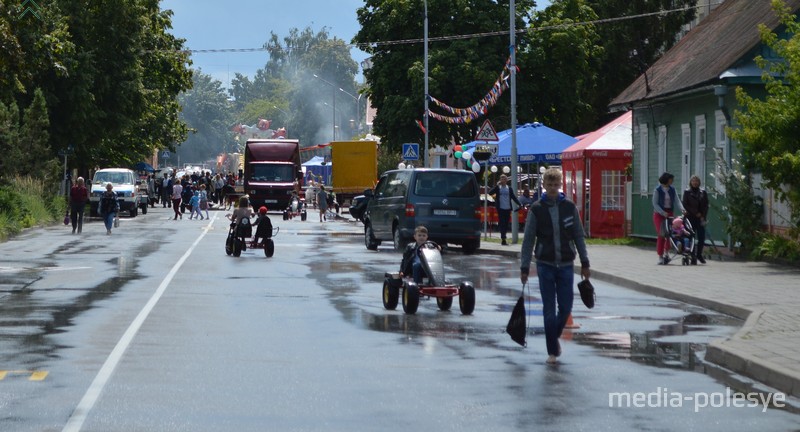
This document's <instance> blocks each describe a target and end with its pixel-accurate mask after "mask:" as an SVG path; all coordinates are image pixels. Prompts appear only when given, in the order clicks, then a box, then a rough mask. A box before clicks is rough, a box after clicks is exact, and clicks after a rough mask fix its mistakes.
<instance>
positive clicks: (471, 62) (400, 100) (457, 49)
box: [353, 0, 534, 152]
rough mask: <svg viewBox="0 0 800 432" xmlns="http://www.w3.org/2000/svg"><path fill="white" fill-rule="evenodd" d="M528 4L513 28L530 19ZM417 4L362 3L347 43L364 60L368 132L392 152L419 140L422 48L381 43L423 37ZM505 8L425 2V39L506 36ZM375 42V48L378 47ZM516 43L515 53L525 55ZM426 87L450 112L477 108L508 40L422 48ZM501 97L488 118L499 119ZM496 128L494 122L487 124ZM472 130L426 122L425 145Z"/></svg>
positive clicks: (504, 106) (487, 0)
mask: <svg viewBox="0 0 800 432" xmlns="http://www.w3.org/2000/svg"><path fill="white" fill-rule="evenodd" d="M533 6H534V2H533V1H532V0H519V1H517V2H516V9H517V10H516V12H515V17H516V23H517V24H516V25H517V28H520V29H521V28H524V27H525V22H526V20H529V19H530V16H529V14H528V12H527V11H529V10H531V9H532V8H533ZM423 10H424V7H423V1H422V0H415V1H407V0H366V1H365V5H364V7H362V8H359V9H358V12H357V14H358V21H359V23H360V24H361V30H360V31H359V32H358V33H357V34H356V36H355V37H354V38H353V42H354V43H358V44H361V46H362V47H363V48H362V49H364V50H365V51H367V52H368V53H370V54H372V67H371V68H370V69H368V70H366V71H365V72H364V75H365V78H366V80H367V84H368V88H367V90H366V92H367V94H368V95H369V97H370V103H371V104H372V105H373V106H374V107H375V108H376V109H377V111H378V113H377V117H376V118H375V120H374V126H373V129H374V132H375V133H376V134H377V135H380V136H381V137H382V139H381V145H382V146H387V147H389V150H390V151H396V152H399V151H400V148H401V144H402V143H404V142H420V141H421V140H422V139H423V138H422V136H423V134H422V132H421V131H420V129H419V128H418V126H417V124H416V121H417V120H422V119H423V114H424V113H423V106H424V97H425V92H424V64H423V63H424V58H423V55H424V45H423V44H422V43H421V42H417V43H413V44H410V43H387V42H390V41H399V40H419V39H421V38H422V36H423V18H424V16H423ZM508 20H509V2H508V1H507V0H506V1H503V0H500V1H491V0H446V1H444V0H437V1H434V0H431V1H429V2H428V29H429V37H430V38H436V37H447V36H456V35H464V34H475V33H483V32H502V31H504V30H505V31H507V30H508ZM381 42H383V43H381ZM525 45H526V42H525V40H520V41H519V44H518V50H520V51H522V50H524V49H525ZM428 50H429V59H428V63H429V73H428V86H429V93H430V95H431V96H434V97H436V98H437V99H439V100H441V101H443V102H445V103H447V104H448V105H451V106H454V107H468V106H471V105H473V104H475V103H477V102H478V101H479V100H480V99H481V98H483V97H484V96H485V95H486V93H487V92H488V91H489V89H490V88H491V86H492V84H493V83H494V82H495V81H496V80H497V79H498V77H499V76H500V73H501V70H502V68H503V65H504V64H505V63H506V60H507V59H508V56H509V53H508V35H498V36H491V37H480V38H479V37H474V38H468V39H457V38H452V39H448V40H444V41H440V42H431V43H429V47H428ZM508 112H509V101H508V98H501V99H500V101H499V103H498V105H496V106H495V107H494V108H492V109H491V111H490V112H489V115H488V118H490V119H496V118H498V117H506V118H507V114H506V113H508ZM495 124H497V122H496V123H495ZM476 127H477V126H476V125H469V124H465V125H450V124H448V123H442V122H438V121H436V120H433V119H431V120H430V121H429V139H430V142H431V144H432V145H437V144H438V145H442V146H447V145H448V144H449V143H450V142H452V141H453V140H456V141H459V142H461V141H464V140H465V139H467V138H471V137H472V136H473V135H474V132H475V130H476Z"/></svg>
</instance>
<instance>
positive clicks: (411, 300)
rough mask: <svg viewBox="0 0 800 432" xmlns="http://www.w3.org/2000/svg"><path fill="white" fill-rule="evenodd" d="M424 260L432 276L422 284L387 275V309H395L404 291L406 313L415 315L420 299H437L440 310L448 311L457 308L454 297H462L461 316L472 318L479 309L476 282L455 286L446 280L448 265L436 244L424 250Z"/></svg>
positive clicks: (424, 264) (430, 244)
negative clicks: (445, 269)
mask: <svg viewBox="0 0 800 432" xmlns="http://www.w3.org/2000/svg"><path fill="white" fill-rule="evenodd" d="M420 251H421V254H420V261H421V262H422V267H423V269H424V270H425V273H426V275H427V276H428V278H427V281H426V280H425V279H423V282H422V283H421V284H419V285H417V284H416V283H414V280H413V279H411V278H408V277H401V276H400V273H389V272H387V273H385V274H384V280H383V307H384V308H386V309H388V310H395V309H396V308H397V303H398V301H399V300H400V290H402V295H403V296H402V302H403V303H402V304H403V312H405V313H406V314H409V315H411V314H414V313H416V312H417V308H418V307H419V299H420V297H426V298H428V297H435V298H436V305H437V306H438V307H439V309H440V310H443V311H447V310H450V307H451V306H452V305H453V297H458V306H459V308H460V309H461V313H462V314H464V315H470V314H472V312H473V311H474V310H475V287H474V286H473V285H472V282H468V281H464V282H461V283H459V284H454V283H451V282H450V281H448V280H447V279H445V274H444V262H443V261H442V254H441V252H439V249H438V248H437V247H436V246H435V245H433V244H432V243H426V244H424V245H423V246H421V247H420Z"/></svg>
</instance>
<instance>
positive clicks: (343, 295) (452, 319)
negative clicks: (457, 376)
mask: <svg viewBox="0 0 800 432" xmlns="http://www.w3.org/2000/svg"><path fill="white" fill-rule="evenodd" d="M343 241H347V240H344V239H343ZM324 246H325V245H324V244H323V243H321V244H320V247H321V248H322V247H324ZM387 252H388V251H387ZM399 258H400V255H399V253H393V252H389V253H384V252H383V251H380V252H379V254H378V255H374V257H373V258H372V259H370V260H369V261H368V262H360V261H358V258H354V259H353V260H352V261H349V260H340V261H326V262H321V263H319V264H318V265H316V266H315V267H314V268H313V269H312V273H311V274H309V277H310V278H312V279H315V280H317V282H318V283H320V284H321V285H322V286H324V287H325V288H327V289H328V291H329V292H330V298H331V301H332V302H333V304H334V306H335V307H336V308H337V309H338V310H339V311H340V312H341V313H342V314H343V316H344V317H345V319H346V320H348V321H350V322H352V323H353V324H355V325H358V326H361V327H363V328H368V329H371V330H374V331H380V332H389V333H397V334H400V335H414V337H415V338H416V337H418V336H427V337H434V338H436V339H439V340H441V341H445V340H448V339H454V338H455V339H470V340H472V341H474V342H475V343H476V344H478V345H481V346H486V347H493V348H496V349H500V350H507V349H513V348H514V347H513V346H509V345H508V344H506V343H505V342H506V340H505V339H504V338H503V337H502V336H501V337H498V335H504V330H505V328H504V327H503V328H495V327H488V326H486V325H480V324H476V320H475V319H472V318H471V317H463V316H461V314H460V312H459V311H458V303H457V302H456V303H455V304H454V305H453V309H452V310H451V311H449V312H440V311H437V310H436V304H435V301H433V300H423V301H422V303H421V304H420V312H419V313H418V314H417V315H411V316H409V315H405V314H403V312H402V306H400V305H399V306H398V307H397V310H396V311H386V310H385V309H383V305H382V304H381V303H380V293H379V291H378V290H379V289H380V286H381V285H382V283H383V271H376V268H384V267H386V268H390V269H394V268H395V267H396V266H397V265H398V264H399V261H398V260H399ZM503 260H504V258H496V257H492V258H485V257H483V258H482V257H479V256H475V257H474V258H473V257H471V256H465V255H462V254H457V253H448V254H447V255H446V256H445V262H446V267H447V271H448V276H450V277H453V279H454V280H471V281H473V282H475V286H476V289H477V291H478V298H479V299H480V298H481V297H482V296H481V293H485V294H484V296H483V298H487V297H488V296H489V294H491V295H492V296H495V297H500V298H508V302H502V303H500V302H498V301H497V299H495V300H494V302H495V304H490V305H488V307H489V311H490V312H493V313H498V314H502V315H503V317H504V319H505V317H507V314H508V313H510V311H511V308H512V307H513V305H514V299H515V298H516V297H517V296H519V293H520V291H519V288H518V287H517V288H509V287H510V286H515V284H518V283H519V279H518V278H519V273H518V271H517V270H516V269H513V268H511V269H509V267H508V266H507V263H505V262H504V261H503ZM395 261H397V262H395ZM348 280H350V281H351V282H350V283H348ZM514 281H516V282H514ZM359 286H374V287H375V289H376V292H375V295H374V296H372V297H370V298H369V299H365V298H364V291H363V289H361V288H358V287H359ZM533 289H534V293H535V294H538V293H537V291H538V289H535V287H533ZM627 293H628V292H627V291H626V290H623V291H622V295H619V297H618V298H616V299H615V301H614V303H613V304H609V305H607V307H609V308H613V309H609V310H612V311H614V313H615V315H614V316H610V315H605V316H604V315H601V314H598V313H597V311H596V310H595V311H593V312H588V313H586V311H585V310H581V309H580V308H582V305H580V306H579V304H580V299H579V298H576V300H575V301H576V302H577V304H576V310H578V311H580V312H578V313H576V315H577V316H575V321H576V322H579V323H583V325H582V328H576V329H567V330H565V331H564V334H563V335H562V337H563V338H564V339H568V340H572V341H573V342H575V343H578V344H581V345H586V346H591V347H593V348H595V349H596V351H597V354H598V355H601V356H604V357H609V358H616V359H624V360H629V361H634V362H636V363H640V364H643V365H648V366H655V367H662V368H676V369H683V370H694V371H700V372H702V371H703V367H702V363H703V361H702V357H703V355H704V352H705V351H706V347H707V344H708V343H709V342H710V341H711V340H714V339H716V338H722V337H727V336H729V335H731V334H733V333H734V332H735V331H736V330H737V329H738V328H739V327H741V325H742V324H743V322H742V321H741V320H739V319H737V318H733V317H729V316H727V315H723V314H720V313H716V312H714V311H710V310H706V309H703V308H700V307H696V306H693V305H689V304H684V303H680V302H676V301H672V300H666V299H662V298H658V297H654V296H646V295H642V294H638V293H636V294H635V295H633V294H632V295H630V297H628V294H627ZM529 299H530V300H531V301H532V303H531V304H530V305H529V308H528V309H529V316H530V317H531V318H532V321H531V323H532V324H533V325H532V326H531V327H530V328H529V335H530V336H531V337H533V338H537V339H538V338H542V339H543V337H544V329H543V328H542V326H541V302H540V301H539V299H538V297H536V296H530V297H529ZM429 302H433V303H432V306H430V305H425V303H429ZM479 302H480V300H479ZM486 306H487V305H486V304H484V305H483V307H484V311H485V310H486ZM484 313H485V312H484ZM495 321H496V320H495ZM542 343H543V341H542Z"/></svg>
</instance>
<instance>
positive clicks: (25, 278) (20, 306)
mask: <svg viewBox="0 0 800 432" xmlns="http://www.w3.org/2000/svg"><path fill="white" fill-rule="evenodd" d="M158 248H159V244H158V243H157V242H151V241H147V242H144V243H142V244H140V245H139V246H138V247H136V248H134V249H128V250H126V251H125V252H124V253H122V254H121V255H119V256H115V257H113V258H109V259H108V261H107V262H108V263H109V264H110V265H111V266H112V268H113V269H115V270H116V274H115V275H114V276H113V277H110V278H108V279H106V280H105V281H103V282H102V283H100V284H98V285H96V286H93V287H71V286H58V287H56V288H50V287H48V288H42V289H37V287H36V282H37V281H40V280H44V279H46V278H52V277H58V276H53V275H52V274H51V273H52V272H67V271H73V270H74V271H86V270H85V268H84V267H75V268H73V267H63V266H66V265H68V264H69V263H70V262H69V261H68V260H64V259H58V260H56V259H55V258H54V257H53V255H54V254H61V255H63V254H65V253H74V248H66V247H63V248H61V250H56V251H53V252H51V253H50V254H48V255H47V256H45V257H44V259H42V260H41V261H38V262H36V263H26V264H27V265H26V266H24V267H23V266H18V267H15V268H11V267H9V268H4V269H3V271H2V272H0V296H2V297H0V299H2V301H0V342H3V349H2V350H0V362H5V363H9V362H13V363H14V364H19V365H25V366H35V365H36V364H38V362H40V361H42V359H43V358H51V357H55V356H58V354H57V353H58V349H59V348H61V347H59V346H56V345H54V344H53V340H52V339H51V338H48V337H46V336H48V335H51V334H55V333H61V332H64V331H66V327H69V326H70V325H72V322H73V320H74V319H75V317H77V316H79V315H80V314H81V313H83V312H85V311H87V310H89V309H92V308H94V307H96V305H97V304H98V303H99V302H102V301H104V300H106V299H108V298H110V297H112V296H114V295H115V294H116V293H118V292H120V291H121V290H122V289H124V288H125V286H126V285H127V284H128V283H129V282H130V281H133V280H137V279H140V278H141V277H142V276H141V275H140V274H139V273H138V271H137V269H138V267H139V261H140V259H141V258H143V257H146V256H148V255H150V254H152V253H153V252H154V251H156V250H158ZM86 252H88V251H85V252H84V253H86ZM56 264H60V265H61V266H62V267H59V266H58V265H56ZM48 292H52V293H55V292H60V293H66V294H57V295H52V296H51V295H50V294H43V293H48ZM71 293H74V294H71ZM65 296H66V300H64V298H65Z"/></svg>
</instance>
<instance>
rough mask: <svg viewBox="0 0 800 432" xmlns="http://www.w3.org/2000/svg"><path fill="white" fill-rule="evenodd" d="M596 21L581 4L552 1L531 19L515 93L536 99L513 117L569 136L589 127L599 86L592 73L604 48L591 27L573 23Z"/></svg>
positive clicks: (579, 0)
mask: <svg viewBox="0 0 800 432" xmlns="http://www.w3.org/2000/svg"><path fill="white" fill-rule="evenodd" d="M596 19H597V14H596V13H595V12H594V10H592V8H591V7H589V5H588V4H587V2H586V1H584V0H564V1H556V2H554V3H553V4H552V5H551V6H550V7H548V8H547V9H546V10H544V11H543V12H541V13H538V14H537V15H536V17H535V20H534V23H535V24H534V25H533V26H531V27H530V28H529V31H528V38H529V39H530V44H528V47H529V48H528V50H526V51H525V52H523V53H521V54H520V57H519V61H518V63H520V64H522V65H524V66H523V67H524V69H523V70H524V72H523V73H522V76H521V77H520V80H519V81H518V83H519V87H518V92H519V94H523V95H536V97H534V98H529V97H523V98H522V100H523V102H522V103H520V104H519V112H518V114H519V118H522V119H538V120H539V121H542V122H544V123H545V124H547V125H548V126H550V127H552V128H554V129H557V130H561V131H565V132H567V133H573V134H577V133H579V132H580V131H589V130H592V129H594V127H595V125H596V124H597V122H598V117H599V116H598V112H597V110H596V109H595V107H594V106H593V105H592V102H593V100H592V99H591V98H592V96H593V95H595V94H596V93H597V91H598V87H602V85H601V83H600V82H599V81H600V78H599V76H598V70H599V68H600V59H601V58H602V57H603V55H604V50H603V48H602V47H600V46H599V42H600V41H599V36H598V34H597V32H596V29H595V26H594V25H590V24H586V25H576V23H587V22H590V21H594V20H596ZM554 72H557V73H554Z"/></svg>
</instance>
